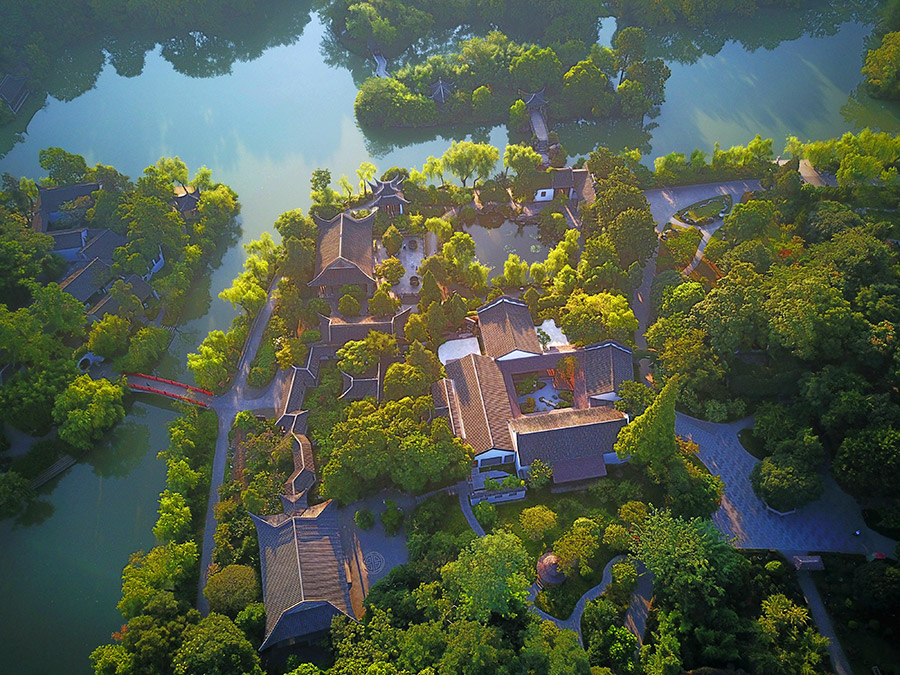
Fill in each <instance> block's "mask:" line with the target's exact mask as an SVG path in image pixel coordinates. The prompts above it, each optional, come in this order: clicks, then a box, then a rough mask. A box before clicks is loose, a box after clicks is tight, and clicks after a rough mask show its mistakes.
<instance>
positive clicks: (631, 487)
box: [494, 464, 664, 619]
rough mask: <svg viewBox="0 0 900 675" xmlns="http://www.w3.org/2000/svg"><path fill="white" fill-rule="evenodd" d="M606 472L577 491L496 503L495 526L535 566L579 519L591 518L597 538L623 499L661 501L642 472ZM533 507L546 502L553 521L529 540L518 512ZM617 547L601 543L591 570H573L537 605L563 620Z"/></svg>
mask: <svg viewBox="0 0 900 675" xmlns="http://www.w3.org/2000/svg"><path fill="white" fill-rule="evenodd" d="M608 468H609V475H608V476H607V477H606V478H602V479H601V480H600V482H599V483H598V484H597V486H596V487H592V488H590V489H587V490H582V491H578V492H562V493H552V492H550V490H549V489H543V490H529V491H528V496H527V497H526V498H525V499H522V500H520V501H516V502H507V503H505V504H497V505H496V511H497V524H496V526H495V528H494V529H495V530H501V529H505V530H509V531H510V532H513V533H514V534H516V535H517V536H518V537H519V538H520V539H521V540H522V541H523V542H524V543H525V549H526V550H527V551H528V555H529V557H530V558H531V561H532V564H534V565H536V564H537V560H538V558H539V557H540V556H541V555H542V554H543V553H544V552H545V551H547V550H548V549H549V548H550V547H552V545H553V542H554V541H556V539H558V538H559V537H560V536H562V534H563V533H565V532H566V531H567V530H568V529H569V528H570V527H571V526H572V523H574V522H575V520H577V519H578V518H582V517H585V518H591V519H592V520H595V521H596V522H597V523H598V524H599V526H600V530H599V531H600V536H601V537H602V532H603V530H604V529H605V528H606V526H607V525H609V524H610V523H612V522H614V521H616V520H617V514H618V510H619V507H620V506H621V505H622V504H624V503H625V502H628V501H633V500H638V501H643V502H647V503H651V504H655V505H657V506H661V505H662V504H663V499H664V494H663V490H662V488H661V487H660V486H659V485H655V484H653V483H651V482H650V481H649V480H648V479H647V478H646V476H644V474H643V472H641V471H640V470H638V469H635V468H634V467H631V466H629V465H627V464H624V465H619V466H610V467H608ZM533 506H546V507H547V508H549V509H551V510H552V511H554V512H555V513H556V514H557V525H556V527H555V528H553V529H552V530H550V531H549V532H548V533H547V534H546V535H545V536H544V537H543V539H542V540H541V541H533V540H532V539H530V538H529V537H527V536H526V535H525V532H524V531H523V530H522V525H521V523H520V522H519V514H521V513H522V511H523V510H525V509H527V508H531V507H533ZM616 553H618V551H615V550H612V549H611V548H609V547H607V546H604V545H603V544H602V543H601V544H600V548H599V550H598V551H597V554H596V555H595V556H594V557H593V558H592V559H591V561H590V566H591V573H590V574H588V575H587V576H584V577H583V576H581V575H580V574H579V573H578V572H574V573H573V574H572V575H571V576H570V577H569V578H568V579H567V580H566V581H565V583H563V584H562V585H561V586H558V587H555V588H548V589H547V590H546V591H544V592H542V593H541V594H540V595H539V596H538V600H537V605H538V607H540V608H541V609H543V610H544V611H545V612H547V613H548V614H550V615H552V616H555V617H558V618H561V619H567V618H568V617H569V615H570V614H571V613H572V610H573V609H574V608H575V604H576V603H577V602H578V599H579V598H580V597H581V596H582V595H583V594H584V593H585V591H587V590H588V589H590V588H593V587H594V586H596V585H597V584H598V583H600V579H601V577H602V575H603V568H604V567H605V566H606V564H607V563H608V562H609V561H610V560H611V559H612V557H613V556H615V555H616Z"/></svg>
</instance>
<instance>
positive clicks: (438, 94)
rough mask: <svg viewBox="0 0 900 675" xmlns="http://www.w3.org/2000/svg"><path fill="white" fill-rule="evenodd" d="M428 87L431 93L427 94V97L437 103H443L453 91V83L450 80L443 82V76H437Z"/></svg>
mask: <svg viewBox="0 0 900 675" xmlns="http://www.w3.org/2000/svg"><path fill="white" fill-rule="evenodd" d="M429 89H430V90H431V93H430V94H429V95H428V98H430V99H431V100H432V101H434V102H435V103H437V104H438V105H444V104H445V103H446V102H447V99H448V98H450V95H451V94H452V93H453V89H454V85H453V84H452V83H450V82H445V81H444V78H442V77H439V78H438V79H437V82H434V83H433V84H431V85H430V86H429Z"/></svg>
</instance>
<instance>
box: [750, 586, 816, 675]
mask: <svg viewBox="0 0 900 675" xmlns="http://www.w3.org/2000/svg"><path fill="white" fill-rule="evenodd" d="M756 624H757V628H758V630H759V638H758V640H759V643H760V647H762V648H760V649H753V650H751V652H750V660H751V662H752V663H753V664H754V668H753V670H754V672H758V673H772V675H792V674H793V673H813V672H819V671H821V669H822V668H823V666H824V665H825V663H826V659H827V656H826V655H827V653H828V638H826V637H823V636H821V635H820V634H819V633H818V632H817V631H816V629H815V628H813V626H811V625H810V617H809V610H807V609H806V608H805V607H801V606H799V605H796V604H794V603H793V602H791V601H790V600H789V599H788V598H787V597H786V596H784V595H782V594H781V593H778V594H776V595H770V596H769V597H768V598H766V599H765V600H763V602H762V614H761V615H760V617H759V619H757V621H756Z"/></svg>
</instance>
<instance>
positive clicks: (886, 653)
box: [811, 553, 900, 675]
mask: <svg viewBox="0 0 900 675" xmlns="http://www.w3.org/2000/svg"><path fill="white" fill-rule="evenodd" d="M822 560H823V561H824V563H825V570H824V571H823V572H812V574H811V576H812V579H813V581H814V582H815V584H816V587H817V588H818V589H819V593H820V594H821V595H822V600H823V601H824V602H825V607H826V609H827V610H828V614H829V616H831V620H832V623H833V624H834V629H835V631H836V632H837V636H838V639H839V640H840V642H841V647H843V648H844V652H845V653H846V655H847V658H848V659H849V660H850V666H851V667H852V668H853V672H854V673H857V674H858V675H869V674H870V673H872V672H873V670H872V669H873V667H874V666H877V667H878V668H879V670H880V671H881V673H882V675H891V674H893V675H900V642H898V640H897V636H898V635H900V614H898V612H897V611H896V609H895V610H894V612H893V613H891V612H890V611H884V612H881V613H875V612H873V611H871V610H865V609H863V608H862V607H861V606H860V603H859V602H858V600H857V599H856V592H855V591H854V584H853V577H854V573H855V571H856V569H857V568H858V567H859V566H860V565H862V564H863V563H864V562H865V558H864V557H863V556H861V555H844V554H840V553H823V554H822ZM854 600H856V602H854Z"/></svg>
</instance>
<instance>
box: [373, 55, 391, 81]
mask: <svg viewBox="0 0 900 675" xmlns="http://www.w3.org/2000/svg"><path fill="white" fill-rule="evenodd" d="M372 58H373V59H375V75H377V76H378V77H390V75H388V71H387V59H385V58H384V56H382V55H381V54H372Z"/></svg>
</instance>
